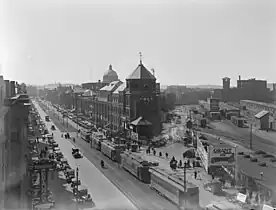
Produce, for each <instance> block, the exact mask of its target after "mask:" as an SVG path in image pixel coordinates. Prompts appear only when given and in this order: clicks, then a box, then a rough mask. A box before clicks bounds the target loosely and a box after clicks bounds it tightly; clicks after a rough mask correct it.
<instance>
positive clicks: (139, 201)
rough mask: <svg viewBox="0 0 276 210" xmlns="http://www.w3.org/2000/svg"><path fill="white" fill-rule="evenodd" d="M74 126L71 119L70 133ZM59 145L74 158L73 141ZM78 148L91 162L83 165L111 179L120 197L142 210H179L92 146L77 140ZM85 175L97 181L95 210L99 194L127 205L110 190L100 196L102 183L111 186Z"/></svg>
mask: <svg viewBox="0 0 276 210" xmlns="http://www.w3.org/2000/svg"><path fill="white" fill-rule="evenodd" d="M34 104H35V105H36V107H37V109H38V111H39V113H40V114H41V116H42V118H44V117H45V115H46V114H45V112H44V111H43V110H42V109H41V108H40V107H39V106H38V104H37V103H34ZM50 108H51V107H50ZM52 108H53V107H52ZM53 111H54V110H52V112H53ZM55 114H57V111H55ZM50 117H51V116H50ZM59 117H60V116H59ZM53 119H54V118H53ZM53 119H52V120H53ZM60 119H61V118H60ZM53 121H54V122H55V124H56V125H58V127H62V123H60V122H61V121H60V122H58V120H57V117H56V118H55V120H53ZM53 121H52V122H49V123H48V124H47V125H48V126H50V125H51V124H52V123H53ZM72 124H73V122H72V121H71V120H70V119H69V126H68V127H69V131H73V129H72V127H71V126H70V125H72ZM73 125H74V124H73ZM55 135H58V137H60V134H57V132H56V133H55ZM71 135H73V136H76V133H75V132H72V133H71ZM57 142H58V144H59V145H60V147H61V148H64V150H66V152H64V155H65V156H68V155H69V157H71V148H72V142H71V143H70V141H68V140H65V139H60V138H59V141H58V140H57ZM60 142H61V143H60ZM76 145H77V146H78V147H79V148H80V150H81V151H82V153H83V154H84V156H85V157H86V158H87V159H88V160H89V163H87V162H86V161H85V160H84V161H83V162H85V163H86V164H87V165H88V167H87V168H94V167H97V168H98V169H99V170H100V171H99V173H102V174H103V175H102V176H105V177H106V178H107V179H109V180H110V181H111V182H112V184H113V186H112V188H116V187H117V188H118V189H119V190H120V191H121V192H122V193H121V194H125V195H126V196H127V198H128V199H130V200H131V201H132V202H133V203H134V204H135V205H136V206H137V207H138V208H139V209H143V210H144V209H150V210H155V209H156V210H160V209H161V210H162V209H163V210H165V209H170V210H171V209H172V210H176V209H178V208H177V207H176V206H175V205H173V204H172V203H170V202H169V201H168V200H166V199H165V198H163V197H161V196H159V195H158V194H157V193H156V192H155V191H153V190H151V189H150V188H149V187H148V185H146V184H144V183H141V182H140V181H138V180H137V179H136V178H135V177H133V176H132V175H131V174H129V173H127V172H126V171H124V170H122V169H121V168H119V167H118V164H117V163H114V162H112V161H111V160H109V159H108V158H107V157H105V156H103V155H102V154H101V153H100V152H99V151H97V150H94V149H91V148H90V146H89V144H87V143H86V142H85V141H83V140H82V139H80V138H77V141H76ZM61 150H62V149H61ZM62 152H63V150H62ZM86 158H84V159H86ZM87 159H86V160H87ZM88 160H87V161H88ZM100 160H104V161H105V164H106V165H107V169H101V167H100ZM68 161H69V163H70V164H71V162H72V164H73V165H76V164H79V163H78V162H79V161H82V160H77V161H75V160H74V159H73V160H72V158H71V160H69V158H68ZM70 161H71V162H70ZM81 173H82V172H81V171H80V177H81V179H82V176H85V175H81ZM84 173H86V176H87V177H90V179H91V180H92V179H93V180H94V181H93V180H92V181H91V185H90V186H91V187H92V188H93V189H94V191H93V192H91V195H92V198H93V199H94V200H95V203H96V207H98V203H99V202H97V200H96V199H95V196H94V194H97V193H98V194H99V195H98V197H102V196H103V195H104V196H106V195H109V196H111V198H110V199H111V201H112V202H114V201H115V202H117V203H119V204H121V203H123V202H125V201H124V199H122V198H120V196H117V197H119V198H116V195H115V196H113V195H111V191H112V190H110V192H107V193H100V192H102V189H103V187H102V186H101V183H102V182H108V183H110V181H104V180H102V181H101V179H100V178H94V172H88V171H87V170H85V172H84ZM95 182H96V183H95ZM83 183H84V182H83ZM94 183H95V185H94ZM115 186H116V187H115ZM117 188H116V190H117V191H119V190H118V189H117ZM99 189H101V190H100V191H99V192H96V193H95V191H97V190H99ZM90 190H91V189H90ZM120 191H119V192H120ZM105 199H106V198H105ZM120 199H121V200H122V202H120ZM99 200H100V201H101V198H99ZM101 202H103V203H104V201H101ZM105 203H108V199H107V200H105ZM109 203H110V202H109ZM126 205H127V204H126ZM112 209H113V208H112ZM127 209H133V207H131V208H127Z"/></svg>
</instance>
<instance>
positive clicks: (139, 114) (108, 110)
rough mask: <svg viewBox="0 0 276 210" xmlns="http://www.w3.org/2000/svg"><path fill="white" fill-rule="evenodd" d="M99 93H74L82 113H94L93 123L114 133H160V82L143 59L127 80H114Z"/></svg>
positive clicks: (147, 134) (143, 134) (146, 134)
mask: <svg viewBox="0 0 276 210" xmlns="http://www.w3.org/2000/svg"><path fill="white" fill-rule="evenodd" d="M113 74H114V73H113ZM105 76H106V75H105ZM112 78H113V77H112ZM105 81H106V80H105ZM96 92H97V93H96V95H95V96H91V97H85V96H82V94H74V96H75V99H76V101H77V102H76V104H77V106H78V107H81V110H82V112H85V113H87V112H89V113H91V122H92V123H93V124H95V125H97V126H99V127H102V128H104V129H106V130H108V131H110V132H111V133H120V132H124V131H126V130H129V129H132V130H133V129H134V130H135V131H136V132H137V133H139V135H140V136H141V137H142V136H145V137H150V136H152V135H156V134H158V133H159V132H160V130H161V111H160V98H159V96H160V84H159V83H156V78H155V77H154V75H152V74H151V72H150V71H149V70H147V68H146V67H145V66H144V65H143V64H142V62H141V63H140V64H139V65H138V67H137V68H136V69H135V70H134V71H133V73H132V74H131V75H130V76H129V77H128V78H127V79H126V81H125V82H122V81H120V80H115V81H112V82H110V83H109V84H108V85H106V86H104V87H102V88H101V89H99V90H96ZM137 119H139V120H138V121H139V122H138V124H137V125H132V122H133V121H135V120H137ZM138 128H139V129H138Z"/></svg>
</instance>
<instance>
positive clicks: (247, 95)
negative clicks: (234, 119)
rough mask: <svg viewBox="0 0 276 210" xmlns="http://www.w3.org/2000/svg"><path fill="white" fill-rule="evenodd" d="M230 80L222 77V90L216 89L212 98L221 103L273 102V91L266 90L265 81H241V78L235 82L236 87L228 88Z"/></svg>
mask: <svg viewBox="0 0 276 210" xmlns="http://www.w3.org/2000/svg"><path fill="white" fill-rule="evenodd" d="M230 82H231V79H230V78H229V77H224V78H223V79H222V84H223V89H216V90H215V91H214V97H217V98H220V99H221V100H222V101H240V100H253V101H262V102H269V101H272V100H273V93H272V92H273V91H270V90H269V88H267V81H266V80H256V79H255V78H253V79H248V80H242V79H241V76H239V79H238V80H237V87H232V88H231V87H230Z"/></svg>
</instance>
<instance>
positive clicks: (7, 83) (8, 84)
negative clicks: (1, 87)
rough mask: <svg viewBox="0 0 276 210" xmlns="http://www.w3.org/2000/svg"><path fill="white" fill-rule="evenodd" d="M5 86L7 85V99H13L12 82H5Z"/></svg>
mask: <svg viewBox="0 0 276 210" xmlns="http://www.w3.org/2000/svg"><path fill="white" fill-rule="evenodd" d="M5 85H6V98H10V97H11V88H10V81H9V80H5Z"/></svg>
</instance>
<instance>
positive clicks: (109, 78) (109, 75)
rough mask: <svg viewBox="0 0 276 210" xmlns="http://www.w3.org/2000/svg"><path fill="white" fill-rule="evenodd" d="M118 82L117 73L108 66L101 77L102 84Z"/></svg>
mask: <svg viewBox="0 0 276 210" xmlns="http://www.w3.org/2000/svg"><path fill="white" fill-rule="evenodd" d="M118 80H119V77H118V74H117V72H116V71H114V70H113V69H112V65H109V69H108V71H107V72H105V74H104V76H103V83H110V82H113V81H118Z"/></svg>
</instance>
